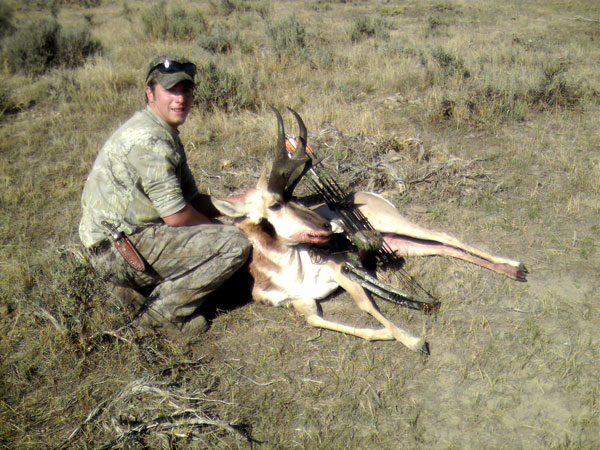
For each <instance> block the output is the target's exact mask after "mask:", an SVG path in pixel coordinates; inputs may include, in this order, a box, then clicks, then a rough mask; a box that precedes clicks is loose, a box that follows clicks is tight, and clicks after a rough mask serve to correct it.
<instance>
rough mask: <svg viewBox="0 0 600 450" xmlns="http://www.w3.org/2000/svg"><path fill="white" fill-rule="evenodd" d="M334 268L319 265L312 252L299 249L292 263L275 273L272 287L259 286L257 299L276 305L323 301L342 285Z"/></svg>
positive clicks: (256, 290)
mask: <svg viewBox="0 0 600 450" xmlns="http://www.w3.org/2000/svg"><path fill="white" fill-rule="evenodd" d="M334 274H335V272H334V268H333V267H331V266H330V265H328V264H326V263H324V264H315V263H313V262H312V261H311V258H310V255H309V253H308V251H305V250H299V251H298V253H297V257H296V258H294V260H293V261H290V264H286V265H282V266H281V267H280V270H279V271H277V272H275V271H273V272H271V273H270V274H269V275H270V283H269V286H264V287H262V286H258V287H257V289H255V291H254V292H253V294H254V296H255V298H256V297H258V298H259V299H260V300H262V301H264V302H267V303H270V304H272V305H280V306H283V305H286V304H288V303H290V302H291V301H293V300H300V299H308V298H311V299H315V300H319V299H322V298H325V297H327V296H328V295H330V294H331V293H333V292H334V291H335V290H336V289H337V287H338V284H337V282H336V281H335V276H334Z"/></svg>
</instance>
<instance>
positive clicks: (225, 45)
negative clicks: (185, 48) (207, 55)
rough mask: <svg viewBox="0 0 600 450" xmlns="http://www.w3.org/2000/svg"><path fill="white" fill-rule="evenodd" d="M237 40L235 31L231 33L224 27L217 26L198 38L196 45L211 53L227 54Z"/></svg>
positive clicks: (237, 34) (237, 36)
mask: <svg viewBox="0 0 600 450" xmlns="http://www.w3.org/2000/svg"><path fill="white" fill-rule="evenodd" d="M238 39H239V33H238V32H237V31H235V32H233V31H231V30H230V29H229V28H227V27H226V26H224V25H217V26H215V27H213V28H212V30H211V32H210V33H209V34H204V35H201V36H200V37H199V38H198V45H199V46H200V47H202V48H203V49H204V50H207V51H209V52H211V53H227V52H230V51H231V49H232V47H233V43H234V42H236V41H237V40H238Z"/></svg>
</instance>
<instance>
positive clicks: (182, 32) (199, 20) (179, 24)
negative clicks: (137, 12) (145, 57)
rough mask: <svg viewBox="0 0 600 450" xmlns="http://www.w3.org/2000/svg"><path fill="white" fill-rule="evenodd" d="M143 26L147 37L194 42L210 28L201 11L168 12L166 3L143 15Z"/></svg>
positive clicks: (178, 10)
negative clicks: (193, 40)
mask: <svg viewBox="0 0 600 450" xmlns="http://www.w3.org/2000/svg"><path fill="white" fill-rule="evenodd" d="M142 24H143V26H144V32H145V33H146V35H148V36H151V37H153V38H155V39H164V38H171V39H176V40H192V39H194V38H196V37H197V36H198V35H199V34H200V33H204V32H206V30H207V28H208V26H207V23H206V19H205V18H204V14H202V12H201V11H193V12H187V11H186V10H185V9H183V8H180V7H178V8H172V9H171V10H170V11H167V8H166V4H165V2H164V1H162V2H159V3H156V4H155V5H154V6H152V7H151V8H149V9H148V10H146V11H145V12H144V13H143V14H142Z"/></svg>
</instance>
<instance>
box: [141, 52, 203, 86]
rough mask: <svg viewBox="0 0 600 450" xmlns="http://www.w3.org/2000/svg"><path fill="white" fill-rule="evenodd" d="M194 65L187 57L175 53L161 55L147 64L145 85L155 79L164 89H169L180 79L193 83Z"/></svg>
mask: <svg viewBox="0 0 600 450" xmlns="http://www.w3.org/2000/svg"><path fill="white" fill-rule="evenodd" d="M195 75H196V66H195V65H194V63H192V62H191V61H190V60H189V59H187V58H184V57H182V56H176V55H161V56H158V57H156V58H154V59H153V60H152V61H151V62H150V64H149V65H148V73H147V75H146V85H148V83H150V81H152V80H155V81H156V82H157V83H158V84H160V85H161V86H162V87H164V88H165V89H171V88H172V87H173V86H175V85H176V84H177V83H179V82H181V81H191V82H192V83H194V76H195Z"/></svg>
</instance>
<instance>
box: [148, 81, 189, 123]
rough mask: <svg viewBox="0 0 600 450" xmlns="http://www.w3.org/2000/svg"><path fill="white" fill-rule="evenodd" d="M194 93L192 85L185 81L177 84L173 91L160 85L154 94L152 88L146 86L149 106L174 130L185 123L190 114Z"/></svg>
mask: <svg viewBox="0 0 600 450" xmlns="http://www.w3.org/2000/svg"><path fill="white" fill-rule="evenodd" d="M193 93H194V88H193V86H192V84H191V83H189V82H185V81H182V82H181V83H177V84H176V85H175V86H173V87H172V88H171V89H165V88H164V87H162V86H161V85H160V84H156V85H155V86H154V92H152V89H151V88H150V86H146V95H147V96H148V105H149V106H150V108H151V109H152V110H153V111H154V112H155V113H156V115H158V116H159V117H160V118H161V119H163V120H164V121H165V122H167V124H169V126H170V127H171V128H173V129H174V130H176V129H177V128H178V127H179V125H182V124H183V123H184V122H185V119H186V118H187V116H188V114H189V113H190V109H191V107H192V100H193V98H194V96H193Z"/></svg>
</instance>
